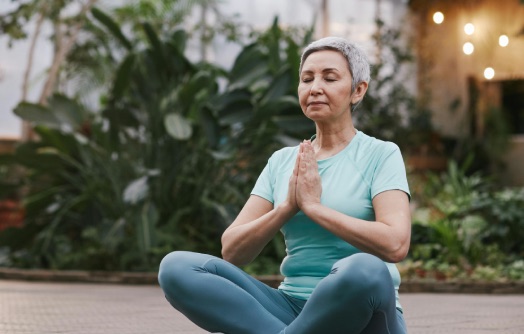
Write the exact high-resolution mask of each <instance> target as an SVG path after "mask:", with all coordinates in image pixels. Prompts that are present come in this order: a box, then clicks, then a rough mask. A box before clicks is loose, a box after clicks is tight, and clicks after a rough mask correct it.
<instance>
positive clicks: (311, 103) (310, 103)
mask: <svg viewBox="0 0 524 334" xmlns="http://www.w3.org/2000/svg"><path fill="white" fill-rule="evenodd" d="M322 104H327V103H326V102H322V101H313V102H309V103H308V104H307V105H308V107H309V106H319V105H322Z"/></svg>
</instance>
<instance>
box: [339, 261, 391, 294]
mask: <svg viewBox="0 0 524 334" xmlns="http://www.w3.org/2000/svg"><path fill="white" fill-rule="evenodd" d="M333 271H335V274H336V277H337V282H338V284H337V285H338V287H337V290H339V291H348V292H350V291H352V292H355V291H359V292H362V293H365V292H368V291H377V290H378V288H379V287H380V286H382V285H383V284H384V280H385V279H391V277H390V275H389V270H388V269H387V266H386V264H385V263H384V262H383V261H382V260H381V259H379V258H378V257H376V256H374V255H371V254H367V253H359V254H355V255H352V256H349V257H347V258H345V259H342V260H340V261H338V262H337V263H336V264H335V265H334V266H333Z"/></svg>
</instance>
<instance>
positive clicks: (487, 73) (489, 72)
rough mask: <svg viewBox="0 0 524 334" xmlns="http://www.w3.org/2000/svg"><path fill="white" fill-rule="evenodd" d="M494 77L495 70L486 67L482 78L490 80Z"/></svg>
mask: <svg viewBox="0 0 524 334" xmlns="http://www.w3.org/2000/svg"><path fill="white" fill-rule="evenodd" d="M494 76H495V70H494V69H493V68H491V67H486V69H485V70H484V78H486V79H488V80H491V79H493V77H494Z"/></svg>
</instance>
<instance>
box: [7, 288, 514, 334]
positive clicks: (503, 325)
mask: <svg viewBox="0 0 524 334" xmlns="http://www.w3.org/2000/svg"><path fill="white" fill-rule="evenodd" d="M401 302H402V304H403V306H404V308H405V313H406V320H407V324H408V329H409V333H410V334H426V333H427V334H429V333H446V334H455V333H461V334H478V333H481V334H482V333H510V334H511V333H515V334H517V333H524V295H452V294H407V293H406V294H403V295H402V296H401ZM0 333H1V334H22V333H23V334H37V333H38V334H48V333H75V334H77V333H85V334H102V333H103V334H108V333H111V334H114V333H118V334H131V333H136V334H147V333H155V334H162V333H165V334H170V333H173V334H178V333H180V334H182V333H184V334H201V333H205V331H202V330H200V329H198V328H197V327H196V326H194V325H193V324H191V323H190V322H189V321H188V320H187V319H185V318H184V317H183V316H182V315H181V314H179V313H177V312H175V311H174V310H173V309H172V308H171V307H170V306H169V305H168V303H167V302H166V301H165V300H164V298H163V295H162V292H161V291H160V289H159V288H158V287H156V286H131V285H109V284H73V283H69V284H67V283H32V282H20V281H5V280H4V281H0ZM322 334H324V333H322ZM326 334H329V333H326ZM377 334H378V333H377Z"/></svg>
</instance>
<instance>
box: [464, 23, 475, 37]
mask: <svg viewBox="0 0 524 334" xmlns="http://www.w3.org/2000/svg"><path fill="white" fill-rule="evenodd" d="M464 32H465V33H466V35H473V33H474V32H475V26H474V25H473V23H466V25H465V26H464Z"/></svg>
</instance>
